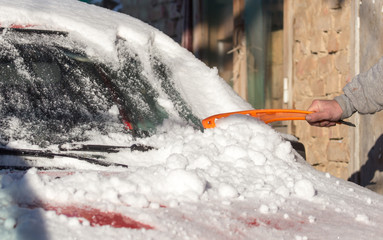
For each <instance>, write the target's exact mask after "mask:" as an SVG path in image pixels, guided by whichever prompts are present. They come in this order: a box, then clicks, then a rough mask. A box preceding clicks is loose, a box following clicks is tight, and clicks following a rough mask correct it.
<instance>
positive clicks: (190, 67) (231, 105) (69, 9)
mask: <svg viewBox="0 0 383 240" xmlns="http://www.w3.org/2000/svg"><path fill="white" fill-rule="evenodd" d="M0 4H1V10H0V11H1V16H0V26H1V27H8V26H12V25H21V26H28V27H29V28H38V29H48V30H60V31H67V32H69V34H70V36H71V37H73V38H76V40H79V41H82V42H84V41H85V42H86V44H87V45H88V46H90V47H89V49H87V50H88V54H89V55H96V56H97V55H98V56H100V57H102V58H103V59H108V60H110V61H113V59H116V49H115V48H116V46H115V42H116V38H117V37H121V38H123V39H125V40H127V41H128V43H129V44H131V47H132V49H135V51H137V53H138V54H139V57H140V58H141V61H142V62H143V64H144V65H145V64H147V65H150V63H149V58H150V53H151V51H153V49H154V50H155V51H157V52H159V54H160V55H161V57H162V59H161V60H162V61H163V62H164V63H166V64H167V66H169V67H170V68H171V71H172V72H173V73H174V74H173V78H174V82H175V84H176V85H177V87H178V88H179V91H180V93H181V94H182V96H183V97H184V99H185V100H186V101H187V102H188V103H189V104H190V105H191V107H192V110H193V112H194V114H195V115H196V116H198V117H200V118H205V117H208V116H210V115H213V114H217V113H221V112H231V111H238V110H245V109H250V108H251V106H250V104H248V103H246V102H245V101H244V100H243V99H241V98H240V97H239V96H238V95H237V94H235V93H234V92H233V91H232V89H231V88H230V86H228V85H227V84H226V83H225V82H224V80H223V79H221V78H220V77H219V76H218V71H217V69H210V68H208V67H207V66H206V65H205V64H204V63H202V62H201V61H199V60H198V59H197V58H195V57H194V55H193V54H192V53H190V52H189V51H187V50H186V49H184V48H182V47H180V46H179V44H177V43H176V42H174V41H173V40H172V39H171V38H169V37H168V36H166V35H165V34H164V33H162V32H161V31H159V30H157V29H155V28H153V27H151V26H149V25H148V24H146V23H143V22H141V21H139V20H138V19H135V18H132V17H130V16H128V15H124V14H120V13H117V12H113V11H109V10H107V9H103V8H100V7H97V6H94V5H89V4H86V3H83V2H79V1H72V0H69V1H68V0H67V1H47V0H18V1H5V0H2V1H0ZM95 49H97V51H96V50H95Z"/></svg>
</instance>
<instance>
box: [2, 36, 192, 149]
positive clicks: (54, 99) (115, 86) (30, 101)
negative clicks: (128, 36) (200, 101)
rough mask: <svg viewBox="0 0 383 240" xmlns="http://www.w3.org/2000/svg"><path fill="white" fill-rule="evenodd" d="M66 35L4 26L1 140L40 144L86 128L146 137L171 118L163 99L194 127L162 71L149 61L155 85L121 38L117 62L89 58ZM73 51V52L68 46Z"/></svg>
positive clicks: (70, 137) (82, 135)
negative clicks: (162, 103)
mask: <svg viewBox="0 0 383 240" xmlns="http://www.w3.org/2000/svg"><path fill="white" fill-rule="evenodd" d="M71 41H72V40H70V39H69V37H68V36H67V35H66V34H65V33H60V32H47V31H36V30H10V29H2V34H1V35H0V101H1V105H0V114H1V116H2V118H1V119H0V141H1V143H2V144H7V143H8V142H9V141H12V140H20V139H23V140H26V141H28V142H31V143H33V144H38V145H40V146H44V145H49V144H60V143H64V142H76V141H84V140H87V138H88V135H87V134H86V133H87V132H89V131H98V132H99V133H101V134H110V133H122V132H126V133H131V134H132V136H146V135H148V134H151V133H153V132H154V131H155V128H156V126H158V125H159V124H161V123H162V122H163V120H164V119H166V118H169V115H171V114H174V113H169V112H167V111H166V110H165V108H164V107H162V106H161V105H160V103H159V101H158V97H159V95H160V94H162V95H164V94H165V95H166V96H167V97H168V99H170V101H171V102H172V104H173V109H175V110H176V112H177V115H178V117H179V118H180V119H185V120H186V121H188V122H190V123H191V124H194V126H196V127H199V120H198V119H197V118H196V117H194V115H193V114H192V112H191V110H190V108H189V107H188V105H187V104H186V103H185V101H183V99H182V98H181V96H180V94H179V93H178V92H177V91H176V90H175V88H174V85H173V84H172V81H171V73H170V71H169V70H168V69H167V67H166V66H165V65H164V64H162V63H161V62H160V61H159V58H158V57H156V56H152V58H151V65H152V66H151V68H152V76H153V78H155V80H154V81H156V82H157V83H158V86H159V87H153V80H151V81H149V79H148V77H147V75H148V74H145V71H144V69H143V67H142V64H141V62H140V61H139V58H138V57H137V56H136V55H135V54H134V52H132V51H129V50H128V49H129V48H128V46H127V44H126V41H124V40H122V39H119V40H118V41H117V42H116V44H117V49H118V58H119V61H118V63H116V64H113V65H110V64H106V63H101V62H100V61H97V60H94V59H90V58H88V57H87V56H86V54H85V53H84V51H83V50H82V49H83V48H84V47H81V46H82V45H81V44H79V43H73V42H71ZM73 46H76V47H73Z"/></svg>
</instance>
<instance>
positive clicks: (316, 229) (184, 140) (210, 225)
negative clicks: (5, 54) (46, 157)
mask: <svg viewBox="0 0 383 240" xmlns="http://www.w3.org/2000/svg"><path fill="white" fill-rule="evenodd" d="M0 23H1V27H9V26H12V25H14V26H15V25H22V26H27V27H28V28H38V29H47V30H57V31H65V32H68V33H69V37H72V38H73V39H76V41H80V42H83V43H84V44H88V46H89V48H87V54H88V55H90V56H94V57H95V58H100V59H101V58H103V59H105V61H107V62H113V61H117V60H116V49H115V45H114V43H115V40H116V39H117V38H119V37H120V38H123V39H125V40H126V41H127V42H129V43H130V44H131V45H132V46H133V47H134V49H135V50H136V53H137V54H138V55H139V57H140V59H142V62H143V63H148V61H147V60H145V59H149V58H150V53H151V51H159V52H161V54H160V55H161V56H163V59H162V61H163V62H165V63H166V64H167V65H168V66H170V68H172V72H173V73H174V75H173V81H174V83H175V84H176V86H177V89H178V90H179V92H180V94H181V95H182V97H183V98H184V99H185V100H186V101H187V102H188V103H189V104H190V105H191V108H192V111H193V113H194V114H195V115H196V116H198V117H199V118H201V119H202V118H204V117H207V116H209V115H213V114H216V113H221V112H230V111H239V110H245V109H249V108H250V105H249V104H248V103H246V102H245V101H243V100H242V99H240V98H239V97H238V96H237V95H236V94H235V93H234V92H233V91H232V90H231V89H230V87H229V86H227V85H226V84H225V83H224V81H223V80H222V79H221V78H219V77H218V75H217V71H216V70H214V69H209V68H208V67H206V66H205V65H204V64H203V63H202V62H200V61H199V60H197V59H196V58H195V57H194V56H193V55H192V54H191V53H189V52H187V51H186V50H184V49H183V48H181V47H180V46H179V45H178V44H176V43H175V42H173V41H172V40H171V39H170V38H168V37H166V36H165V35H164V34H163V33H161V32H159V31H157V30H155V29H153V28H152V27H149V26H148V25H146V24H144V23H142V22H140V21H139V20H137V19H134V18H131V17H129V16H126V15H122V14H119V13H115V12H110V11H107V10H105V9H101V8H98V7H95V6H90V5H87V4H84V3H81V2H77V1H69V0H68V1H52V0H46V1H43V0H38V1H36V0H30V1H27V0H19V1H4V0H2V1H0ZM0 39H1V35H0ZM0 51H1V50H0ZM148 68H149V66H148ZM148 78H149V79H150V76H148ZM164 106H165V104H164ZM88 143H92V144H93V143H95V144H114V145H131V144H132V138H131V137H130V136H128V135H124V134H111V135H99V134H98V133H97V132H95V133H94V135H92V138H91V140H89V141H88ZM134 143H138V144H142V145H148V146H153V147H154V148H155V149H152V150H150V151H146V152H138V151H130V149H123V150H121V151H120V152H117V153H110V154H108V161H110V162H112V163H121V164H126V165H128V166H129V168H123V167H118V166H110V167H102V166H95V165H92V164H89V163H87V162H85V163H83V162H79V161H77V160H76V159H72V158H67V157H65V156H64V157H58V159H57V160H58V161H67V162H68V166H69V167H72V170H65V171H56V170H55V171H49V170H46V171H41V170H37V169H35V168H32V169H30V170H28V171H27V172H19V171H8V170H1V171H0V181H1V189H0V233H1V236H2V239H31V238H32V239H76V238H78V239H117V238H118V239H119V238H126V239H129V238H132V239H376V238H379V237H381V236H382V235H383V230H381V228H380V225H381V224H382V223H383V220H382V218H381V215H382V214H383V201H382V200H383V198H382V197H381V196H380V195H377V194H375V193H373V192H371V191H369V190H367V189H364V188H361V187H359V186H357V185H355V184H353V183H349V182H346V181H343V180H340V179H336V178H334V177H332V176H331V175H330V174H327V173H322V172H318V171H316V170H314V169H313V168H312V167H311V166H309V165H308V164H306V163H305V162H304V160H303V159H302V158H301V157H300V156H299V155H297V154H295V152H294V151H293V149H292V147H291V144H290V143H289V142H288V141H285V140H284V138H283V137H282V136H281V135H280V134H279V133H278V132H276V131H275V130H273V129H272V128H271V127H270V126H268V125H266V124H264V123H262V122H261V121H259V120H257V119H254V118H251V117H249V116H236V115H234V116H231V117H228V118H225V119H220V120H218V121H217V127H216V128H214V129H206V130H205V131H203V132H202V131H200V130H198V129H195V128H193V127H191V126H189V125H187V124H185V123H182V122H178V121H176V120H174V119H168V120H166V121H164V123H163V124H162V125H161V126H159V127H158V129H157V132H156V134H154V135H152V136H150V137H147V138H140V139H135V140H134ZM20 146H21V147H29V148H39V147H38V146H34V145H31V144H30V143H27V142H23V141H22V140H17V141H13V142H12V141H11V142H10V143H9V144H8V147H10V148H19V147H20ZM48 149H50V150H52V151H56V150H57V146H55V145H53V146H49V147H48ZM73 206H76V207H77V210H76V211H78V212H80V213H78V212H77V213H78V214H77V215H76V214H75V213H74V212H73V211H71V212H66V210H65V209H67V207H73ZM72 209H73V208H72ZM79 209H82V210H83V211H85V213H84V212H82V213H81V211H79ZM89 209H91V211H87V210H89ZM96 210H97V211H96ZM96 212H102V213H104V215H102V216H103V217H104V218H105V216H116V215H115V214H118V217H119V218H120V220H121V219H122V220H123V222H124V223H125V224H122V226H120V225H118V226H117V225H113V223H112V222H113V220H114V218H112V219H111V220H112V221H109V223H108V224H100V222H93V220H94V216H90V217H89V214H95V213H96ZM92 219H93V220H92ZM120 220H119V221H120ZM129 221H130V223H131V224H130V225H129ZM133 223H134V224H133ZM129 226H130V227H129ZM122 236H123V237H122Z"/></svg>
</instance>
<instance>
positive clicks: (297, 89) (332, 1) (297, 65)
mask: <svg viewBox="0 0 383 240" xmlns="http://www.w3.org/2000/svg"><path fill="white" fill-rule="evenodd" d="M293 2H294V3H293V11H294V14H293V18H294V19H293V23H294V26H293V38H294V46H293V107H294V108H296V109H307V108H308V107H309V105H310V104H311V102H312V100H313V99H332V98H334V97H335V96H337V95H339V94H341V93H342V88H343V86H344V85H345V84H346V83H347V82H348V81H349V80H350V79H351V71H350V66H351V64H350V34H351V29H350V27H351V26H350V18H351V8H350V5H351V0H344V1H339V0H310V1H306V0H294V1H293ZM293 124H294V125H293V127H292V131H293V134H294V135H296V136H297V137H298V138H299V139H300V140H301V141H302V142H303V143H304V144H305V146H306V151H307V161H308V162H309V163H311V164H312V165H313V166H314V167H315V168H317V169H318V170H321V171H325V172H329V173H330V174H332V175H334V176H337V177H340V178H343V179H346V178H347V177H348V163H349V159H350V151H349V149H350V141H351V140H352V139H350V137H349V129H348V127H347V126H342V125H341V126H336V127H332V128H329V129H328V128H317V127H310V126H309V125H308V124H307V123H306V122H305V121H295V122H294V123H293Z"/></svg>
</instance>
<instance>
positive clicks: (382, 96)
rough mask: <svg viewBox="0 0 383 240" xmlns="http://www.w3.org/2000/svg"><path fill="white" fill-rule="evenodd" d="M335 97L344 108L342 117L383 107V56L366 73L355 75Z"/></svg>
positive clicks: (366, 112) (376, 110) (370, 111)
mask: <svg viewBox="0 0 383 240" xmlns="http://www.w3.org/2000/svg"><path fill="white" fill-rule="evenodd" d="M343 92H344V94H343V95H341V96H338V97H336V98H335V100H336V101H337V102H338V103H339V105H340V106H341V108H342V110H343V114H342V117H341V118H342V119H344V118H348V117H350V116H351V115H352V114H353V113H354V112H356V111H357V112H359V113H361V114H368V113H376V112H378V111H380V110H382V109H383V58H381V59H380V60H379V62H378V63H377V64H375V65H374V66H373V67H372V68H371V69H370V70H368V71H367V72H366V73H362V74H359V75H357V76H355V77H354V78H353V79H352V81H351V82H350V83H348V84H347V85H346V86H345V87H344V88H343Z"/></svg>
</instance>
